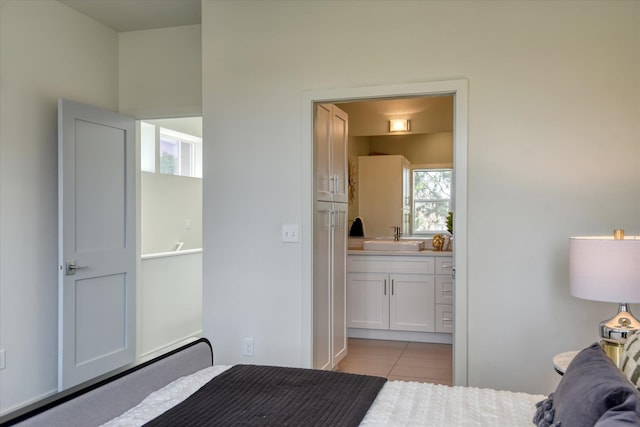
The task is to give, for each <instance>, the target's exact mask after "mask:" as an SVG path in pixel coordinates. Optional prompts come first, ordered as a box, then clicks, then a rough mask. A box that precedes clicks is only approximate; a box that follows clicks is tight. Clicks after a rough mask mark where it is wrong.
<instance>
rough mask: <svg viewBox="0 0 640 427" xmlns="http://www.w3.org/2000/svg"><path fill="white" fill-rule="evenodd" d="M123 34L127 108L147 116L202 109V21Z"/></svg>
mask: <svg viewBox="0 0 640 427" xmlns="http://www.w3.org/2000/svg"><path fill="white" fill-rule="evenodd" d="M118 36H119V39H120V45H119V46H120V56H119V60H120V65H119V68H120V81H119V83H120V86H119V89H120V90H119V94H120V98H119V102H120V112H121V113H124V114H131V115H133V116H135V117H137V118H143V119H144V118H159V117H185V116H199V115H201V114H202V86H201V82H202V67H201V61H200V55H201V37H200V25H184V26H181V27H172V28H161V29H157V30H146V31H129V32H124V33H119V34H118Z"/></svg>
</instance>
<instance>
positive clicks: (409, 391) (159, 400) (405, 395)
mask: <svg viewBox="0 0 640 427" xmlns="http://www.w3.org/2000/svg"><path fill="white" fill-rule="evenodd" d="M230 367H231V366H223V365H217V366H212V367H210V368H206V369H203V370H201V371H198V372H196V373H194V374H192V375H189V376H186V377H182V378H179V379H177V380H175V381H174V382H172V383H170V384H168V385H167V386H165V387H163V388H162V389H160V390H157V391H155V392H153V393H151V394H150V395H149V396H147V398H146V399H145V400H143V401H142V402H141V403H140V404H139V405H137V406H136V407H134V408H132V409H130V410H129V411H127V412H126V413H124V414H122V415H121V416H119V417H117V418H115V419H113V420H111V421H110V422H108V423H106V424H104V426H108V427H116V426H126V427H132V426H140V425H143V424H144V423H146V422H148V421H150V420H152V419H153V418H155V417H157V416H158V415H160V414H162V413H163V412H165V411H167V410H168V409H170V408H172V407H173V406H175V405H177V404H178V403H180V402H182V401H183V400H184V399H186V398H187V397H189V396H190V395H191V394H192V393H194V392H195V391H196V390H198V389H199V388H200V387H202V386H203V385H205V384H206V383H207V382H209V381H210V380H211V379H212V378H213V377H215V376H216V375H218V374H220V373H222V372H224V371H226V370H227V369H229V368H230ZM544 398H545V396H540V395H532V394H526V393H513V392H509V391H498V390H491V389H481V388H474V387H448V386H443V385H437V384H426V383H417V382H405V381H387V383H385V385H384V387H383V388H382V390H381V391H380V393H379V394H378V396H377V397H376V400H375V401H374V402H373V405H371V408H369V411H368V412H367V414H366V416H365V418H364V419H363V420H362V423H361V425H362V426H433V427H438V426H442V427H456V426H465V427H469V426H510V427H518V426H531V425H532V421H531V420H532V418H533V414H534V412H535V403H536V402H538V401H540V400H542V399H544Z"/></svg>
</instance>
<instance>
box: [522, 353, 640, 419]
mask: <svg viewBox="0 0 640 427" xmlns="http://www.w3.org/2000/svg"><path fill="white" fill-rule="evenodd" d="M536 406H537V410H536V413H535V415H534V418H533V423H534V424H536V425H537V426H539V427H550V426H561V427H585V426H598V427H604V426H614V425H615V426H620V425H628V426H640V392H639V391H638V390H637V389H636V388H635V387H634V386H633V384H631V383H630V382H629V381H628V380H627V378H626V377H625V376H624V375H623V374H622V372H620V370H619V369H618V368H617V367H616V365H615V364H614V363H613V362H612V361H611V359H609V358H608V357H607V355H606V354H605V353H604V351H603V350H602V349H601V348H600V345H599V344H598V343H594V344H592V345H591V346H589V347H587V348H585V349H584V350H582V351H581V352H580V353H578V354H577V355H576V357H575V358H574V359H573V360H572V361H571V363H570V364H569V366H568V367H567V370H566V372H565V374H564V376H563V377H562V379H561V380H560V384H558V387H557V388H556V390H555V392H554V393H552V394H550V395H549V398H548V399H545V400H543V401H542V402H539V403H538V404H537V405H536Z"/></svg>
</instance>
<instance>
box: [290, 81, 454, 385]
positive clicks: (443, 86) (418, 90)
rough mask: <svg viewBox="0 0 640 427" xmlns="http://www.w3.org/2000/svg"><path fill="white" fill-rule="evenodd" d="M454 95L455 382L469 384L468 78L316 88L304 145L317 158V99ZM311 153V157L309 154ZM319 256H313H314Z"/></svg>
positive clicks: (306, 267) (306, 268)
mask: <svg viewBox="0 0 640 427" xmlns="http://www.w3.org/2000/svg"><path fill="white" fill-rule="evenodd" d="M442 95H451V96H452V97H453V100H454V103H453V117H454V120H453V122H454V125H453V152H454V153H453V158H454V176H453V182H454V184H455V188H456V192H455V196H454V200H453V201H452V205H453V206H454V209H455V212H456V217H455V228H456V246H455V247H456V251H455V253H454V254H453V257H454V265H455V277H456V279H455V282H456V285H455V286H456V290H455V297H454V303H455V311H456V317H455V321H454V328H453V339H452V341H453V346H454V349H455V350H454V352H453V353H454V355H453V359H454V360H453V363H454V368H453V383H454V384H460V385H463V384H466V382H467V369H466V361H467V347H466V337H467V318H466V303H467V284H466V280H467V279H466V256H467V254H466V218H467V216H466V169H467V165H466V146H467V81H466V80H452V81H442V82H427V83H416V84H406V85H393V86H380V87H363V88H347V89H335V90H324V91H313V92H307V93H305V94H304V99H303V108H304V112H305V114H304V118H305V120H306V122H305V123H304V124H303V125H304V128H306V129H309V130H310V131H309V135H308V138H309V141H308V144H305V145H304V147H305V148H306V149H307V152H306V153H305V157H306V158H309V159H313V156H312V153H313V138H312V135H313V132H312V131H311V130H312V129H313V108H314V105H315V103H318V102H322V103H325V102H326V103H334V104H336V105H340V104H341V103H345V102H366V101H371V100H380V99H395V98H417V97H428V96H442ZM307 156H308V157H307ZM313 177H314V175H312V174H311V175H310V176H309V177H308V179H309V180H310V181H311V182H310V183H309V186H308V188H315V183H314V182H313V180H314V178H313ZM311 193H312V194H311V195H310V198H309V202H308V203H309V209H310V211H309V212H308V216H307V217H308V218H309V223H308V224H304V227H303V230H304V229H306V230H312V226H311V224H313V191H311ZM308 244H309V245H310V246H309V247H308V250H309V253H313V250H312V246H311V245H312V244H313V239H311V242H308ZM315 256H316V254H314V256H313V257H312V259H313V258H314V257H315ZM309 261H310V262H309V263H307V264H303V272H304V274H305V276H306V277H309V278H310V282H311V283H312V282H313V274H312V272H313V269H312V265H313V262H314V261H312V260H309ZM312 289H313V285H311V288H310V289H309V290H308V293H307V296H308V298H309V312H310V313H312V312H313V308H312V306H313V297H312V296H313V291H312ZM304 319H305V320H308V321H309V322H310V323H311V324H310V325H309V327H308V328H305V331H307V332H308V333H309V334H310V335H311V336H310V337H309V342H313V337H312V335H313V327H312V318H311V317H310V316H308V315H307V316H305V317H304ZM311 354H312V350H310V354H309V356H308V357H309V359H310V360H311Z"/></svg>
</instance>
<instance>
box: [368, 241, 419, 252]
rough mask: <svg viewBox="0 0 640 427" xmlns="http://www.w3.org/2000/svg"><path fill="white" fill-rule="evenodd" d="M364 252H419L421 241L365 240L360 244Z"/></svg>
mask: <svg viewBox="0 0 640 427" xmlns="http://www.w3.org/2000/svg"><path fill="white" fill-rule="evenodd" d="M362 249H364V250H365V251H413V252H417V251H421V250H423V249H424V241H422V240H365V241H364V243H363V244H362Z"/></svg>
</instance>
